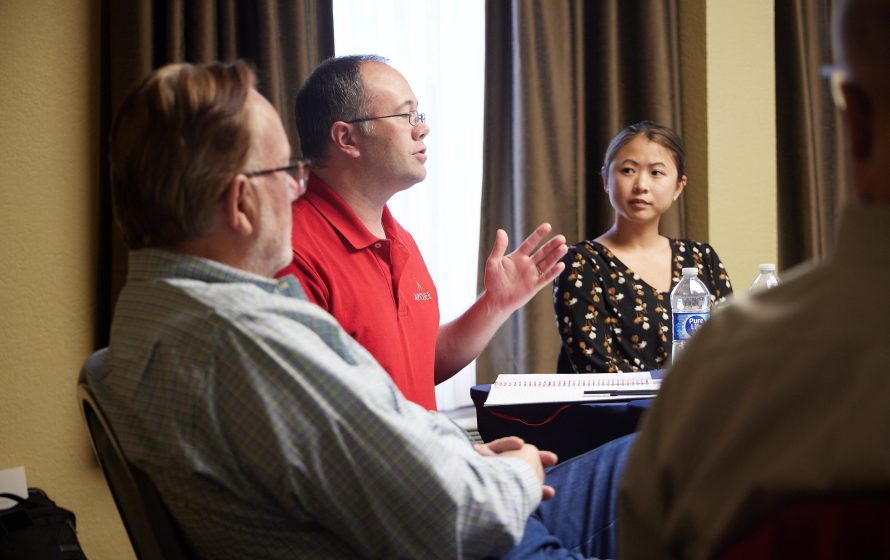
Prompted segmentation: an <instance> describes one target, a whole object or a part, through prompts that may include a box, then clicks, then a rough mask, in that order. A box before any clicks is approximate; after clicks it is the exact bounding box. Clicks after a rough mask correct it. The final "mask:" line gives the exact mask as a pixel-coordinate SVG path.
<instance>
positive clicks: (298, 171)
mask: <svg viewBox="0 0 890 560" xmlns="http://www.w3.org/2000/svg"><path fill="white" fill-rule="evenodd" d="M308 168H309V160H306V159H295V160H292V161H291V162H290V163H288V164H287V165H283V166H281V167H275V168H273V169H260V170H259V171H248V172H247V173H245V174H244V176H245V177H256V176H257V175H271V174H272V173H278V172H279V171H283V172H285V173H287V174H288V175H290V176H291V177H292V178H293V180H294V181H296V182H297V183H300V184H302V182H303V181H305V180H306V174H307V171H308Z"/></svg>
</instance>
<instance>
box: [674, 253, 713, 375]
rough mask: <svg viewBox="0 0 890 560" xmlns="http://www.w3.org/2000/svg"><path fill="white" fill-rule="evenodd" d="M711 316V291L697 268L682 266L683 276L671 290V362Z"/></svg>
mask: <svg viewBox="0 0 890 560" xmlns="http://www.w3.org/2000/svg"><path fill="white" fill-rule="evenodd" d="M710 316H711V293H710V292H708V288H707V286H705V283H704V282H702V281H701V280H699V278H698V269H697V268H695V267H691V268H684V269H683V277H682V278H680V282H678V283H677V285H676V286H674V289H673V290H671V323H672V325H673V332H674V342H673V345H672V347H671V362H674V361H676V359H677V356H679V355H680V352H681V351H682V349H683V347H684V346H686V343H687V341H688V340H689V338H690V337H691V336H692V334H693V333H694V332H695V331H696V330H697V329H698V328H699V327H700V326H702V324H703V323H704V322H705V321H707V320H708V318H709V317H710Z"/></svg>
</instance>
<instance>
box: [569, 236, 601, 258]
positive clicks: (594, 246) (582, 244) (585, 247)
mask: <svg viewBox="0 0 890 560" xmlns="http://www.w3.org/2000/svg"><path fill="white" fill-rule="evenodd" d="M608 254H609V250H608V249H606V247H605V246H604V245H603V244H602V243H600V242H599V241H597V240H595V239H585V240H584V241H579V242H578V243H575V244H574V245H572V246H570V247H569V252H568V253H567V256H569V257H572V258H577V257H575V255H578V256H580V257H582V258H602V257H604V256H607V255H608Z"/></svg>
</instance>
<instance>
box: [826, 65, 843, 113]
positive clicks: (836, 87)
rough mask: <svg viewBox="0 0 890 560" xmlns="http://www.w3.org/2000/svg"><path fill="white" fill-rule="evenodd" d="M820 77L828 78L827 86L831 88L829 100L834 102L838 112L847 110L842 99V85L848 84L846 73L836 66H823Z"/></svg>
mask: <svg viewBox="0 0 890 560" xmlns="http://www.w3.org/2000/svg"><path fill="white" fill-rule="evenodd" d="M822 76H824V77H825V78H828V85H829V87H830V88H831V99H832V101H834V105H835V107H837V108H838V110H840V111H844V110H846V109H847V100H846V99H845V98H844V90H843V85H844V84H845V83H848V82H849V79H848V77H847V71H846V70H844V69H842V68H840V67H838V66H832V65H828V66H823V67H822Z"/></svg>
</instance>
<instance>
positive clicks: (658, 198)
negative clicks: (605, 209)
mask: <svg viewBox="0 0 890 560" xmlns="http://www.w3.org/2000/svg"><path fill="white" fill-rule="evenodd" d="M685 185H686V177H685V176H683V177H678V176H677V165H676V164H675V163H674V158H673V155H672V153H671V151H670V150H668V149H667V148H665V147H664V146H662V145H661V144H657V143H655V142H652V141H650V140H648V139H647V138H646V137H645V136H637V137H636V138H634V139H633V140H631V141H630V142H628V143H627V144H625V145H624V146H623V147H622V148H621V149H620V150H618V153H616V154H615V159H613V160H612V163H610V164H609V169H604V170H603V188H605V190H606V193H608V195H609V201H610V202H611V203H612V207H613V208H615V212H616V213H617V216H618V218H619V219H622V218H623V219H626V220H630V221H634V222H646V221H651V220H658V219H659V218H660V217H661V215H662V214H664V213H665V212H666V211H667V210H668V208H670V207H671V204H672V203H673V201H674V200H676V198H677V197H679V196H680V193H681V192H683V187H684V186H685Z"/></svg>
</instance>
